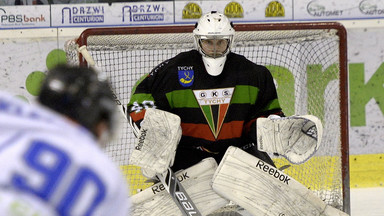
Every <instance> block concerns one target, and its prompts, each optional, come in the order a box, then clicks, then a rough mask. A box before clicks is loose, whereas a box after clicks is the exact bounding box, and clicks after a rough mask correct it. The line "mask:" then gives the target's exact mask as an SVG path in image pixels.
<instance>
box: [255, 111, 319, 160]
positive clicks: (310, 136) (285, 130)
mask: <svg viewBox="0 0 384 216" xmlns="http://www.w3.org/2000/svg"><path fill="white" fill-rule="evenodd" d="M256 133H257V148H258V150H260V151H264V152H269V153H278V154H280V155H282V156H284V157H285V158H287V159H288V161H290V162H291V163H294V164H300V163H303V162H305V161H306V160H308V159H309V158H310V157H311V156H312V155H313V154H314V153H315V152H316V151H317V149H318V148H319V145H320V143H321V137H322V134H323V127H322V124H321V121H320V120H319V119H318V118H317V117H316V116H313V115H303V116H290V117H280V116H277V115H271V116H269V117H268V118H258V119H257V132H256Z"/></svg>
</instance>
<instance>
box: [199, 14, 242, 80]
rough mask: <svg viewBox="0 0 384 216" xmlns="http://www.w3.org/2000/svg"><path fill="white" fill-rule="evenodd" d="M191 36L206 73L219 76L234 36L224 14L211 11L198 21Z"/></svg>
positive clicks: (230, 24) (231, 26)
mask: <svg viewBox="0 0 384 216" xmlns="http://www.w3.org/2000/svg"><path fill="white" fill-rule="evenodd" d="M193 34H194V36H195V45H196V48H197V50H198V51H199V52H200V53H201V55H202V56H203V62H204V66H205V68H206V70H207V72H208V73H209V74H210V75H212V76H217V75H219V74H221V72H222V71H223V68H224V63H225V61H226V59H227V54H228V53H229V52H230V50H231V46H232V43H233V38H234V34H235V30H234V29H233V25H232V23H231V22H230V21H229V19H228V18H227V17H226V16H225V15H224V14H221V13H217V12H216V11H212V12H210V13H207V14H205V15H203V16H202V17H201V18H200V19H199V21H198V22H197V23H196V26H195V29H194V30H193Z"/></svg>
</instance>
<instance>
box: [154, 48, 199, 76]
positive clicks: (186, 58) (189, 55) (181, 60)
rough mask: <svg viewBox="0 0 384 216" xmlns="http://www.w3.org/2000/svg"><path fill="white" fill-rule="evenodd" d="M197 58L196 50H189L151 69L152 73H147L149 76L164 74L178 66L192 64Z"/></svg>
mask: <svg viewBox="0 0 384 216" xmlns="http://www.w3.org/2000/svg"><path fill="white" fill-rule="evenodd" d="M199 56H201V55H200V53H199V52H198V51H197V50H189V51H185V52H181V53H179V54H177V55H176V56H174V57H172V58H170V59H167V60H165V61H163V62H161V63H160V64H158V65H157V66H156V67H155V68H153V69H152V71H151V72H150V73H149V76H153V75H156V74H161V73H166V72H168V70H169V69H170V68H173V67H174V66H177V65H180V64H186V63H187V62H191V61H192V62H193V61H194V60H195V59H197V58H198V57H199Z"/></svg>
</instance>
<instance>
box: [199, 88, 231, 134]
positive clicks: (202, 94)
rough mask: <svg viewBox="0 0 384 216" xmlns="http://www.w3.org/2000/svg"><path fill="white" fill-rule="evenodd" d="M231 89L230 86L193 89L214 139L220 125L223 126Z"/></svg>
mask: <svg viewBox="0 0 384 216" xmlns="http://www.w3.org/2000/svg"><path fill="white" fill-rule="evenodd" d="M233 90H234V88H233V87H232V88H222V89H206V90H194V91H193V94H194V95H195V97H196V99H197V102H198V103H199V105H200V108H201V111H202V112H203V114H204V116H205V119H206V120H207V122H208V125H209V127H210V129H211V131H212V134H213V136H214V137H215V139H217V137H218V136H219V133H220V130H221V126H223V122H224V119H225V116H226V115H227V111H228V107H229V104H230V102H231V99H232V95H233Z"/></svg>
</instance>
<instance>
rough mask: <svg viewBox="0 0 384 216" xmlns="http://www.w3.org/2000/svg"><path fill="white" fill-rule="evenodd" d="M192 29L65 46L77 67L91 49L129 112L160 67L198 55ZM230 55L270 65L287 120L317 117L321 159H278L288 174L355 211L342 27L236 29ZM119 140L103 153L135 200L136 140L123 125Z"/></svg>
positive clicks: (97, 33) (141, 182)
mask: <svg viewBox="0 0 384 216" xmlns="http://www.w3.org/2000/svg"><path fill="white" fill-rule="evenodd" d="M193 28H194V26H192V25H182V26H142V27H118V28H90V29H86V30H85V31H84V32H83V33H82V34H81V35H80V36H79V37H78V38H77V39H75V40H71V41H68V42H67V43H66V45H65V50H66V53H67V58H68V60H69V62H70V63H72V64H80V65H87V62H86V61H85V60H84V58H83V57H82V56H81V54H79V53H78V52H77V48H78V47H81V46H84V45H85V46H86V47H87V50H88V51H89V53H90V54H91V56H92V57H93V59H94V60H95V62H96V64H97V66H98V67H99V68H101V70H103V72H105V73H107V75H108V77H109V80H110V82H111V86H112V88H113V89H114V91H115V93H116V95H117V97H118V98H119V100H120V101H121V102H122V103H123V104H124V105H126V104H127V103H128V101H129V97H130V95H131V93H132V92H131V89H132V87H133V86H134V84H135V83H136V81H137V80H138V79H140V78H141V77H142V76H143V75H145V74H147V73H149V72H150V71H151V70H152V69H153V68H154V67H155V66H157V65H158V64H159V63H161V62H162V61H164V60H166V59H169V58H171V57H174V56H175V55H177V54H178V53H180V52H183V51H187V50H190V49H194V40H193V34H192V30H193ZM234 28H235V30H236V33H235V41H234V45H233V48H232V51H233V52H235V53H239V54H241V55H244V56H245V57H246V58H248V59H250V60H251V61H253V62H255V63H256V64H260V65H264V66H266V67H267V68H268V69H269V70H270V71H271V73H272V76H273V77H274V80H275V84H276V86H277V92H278V97H279V102H280V104H281V106H282V108H283V111H284V112H285V114H286V115H304V114H312V115H315V116H317V117H319V118H320V119H321V121H322V123H323V126H324V133H323V134H324V135H323V139H322V143H321V146H320V149H319V150H318V152H317V153H316V154H315V155H314V156H313V157H312V158H311V159H310V160H308V161H307V162H306V163H304V164H300V165H293V164H290V163H289V162H288V161H287V160H285V159H283V158H281V157H276V156H273V160H274V162H275V164H276V166H277V168H280V169H284V172H286V173H287V174H288V175H290V176H292V177H293V178H295V179H296V180H298V181H299V182H301V183H302V184H304V185H305V186H307V187H308V188H310V189H311V190H312V191H313V192H314V193H315V194H317V195H318V196H319V197H320V198H321V199H322V200H324V201H325V202H326V203H327V204H329V205H332V206H334V207H336V208H339V209H341V210H344V211H345V212H347V213H349V212H350V195H349V194H350V191H349V144H348V140H349V138H348V136H349V135H348V129H349V125H348V79H347V67H348V64H347V41H346V40H347V36H346V30H345V28H344V27H343V26H342V25H341V24H340V23H337V22H315V23H269V24H235V26H234ZM120 137H121V138H120V139H119V140H116V141H114V142H112V143H110V144H109V145H108V146H107V147H106V149H105V151H106V153H107V154H108V155H109V156H110V157H111V158H112V159H113V160H114V161H115V162H116V163H117V164H118V165H120V167H121V168H122V171H123V173H124V174H125V175H126V177H127V179H128V182H129V183H130V185H131V190H132V191H131V194H134V193H136V191H137V190H138V189H144V188H146V187H148V186H150V184H149V183H146V182H145V178H144V177H143V176H142V175H141V174H140V169H139V168H137V167H134V166H132V165H130V164H129V163H128V161H129V160H128V158H129V154H130V152H131V149H132V148H133V146H134V135H133V132H132V131H131V129H130V127H129V126H128V123H127V122H124V123H123V127H122V133H121V135H120Z"/></svg>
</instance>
